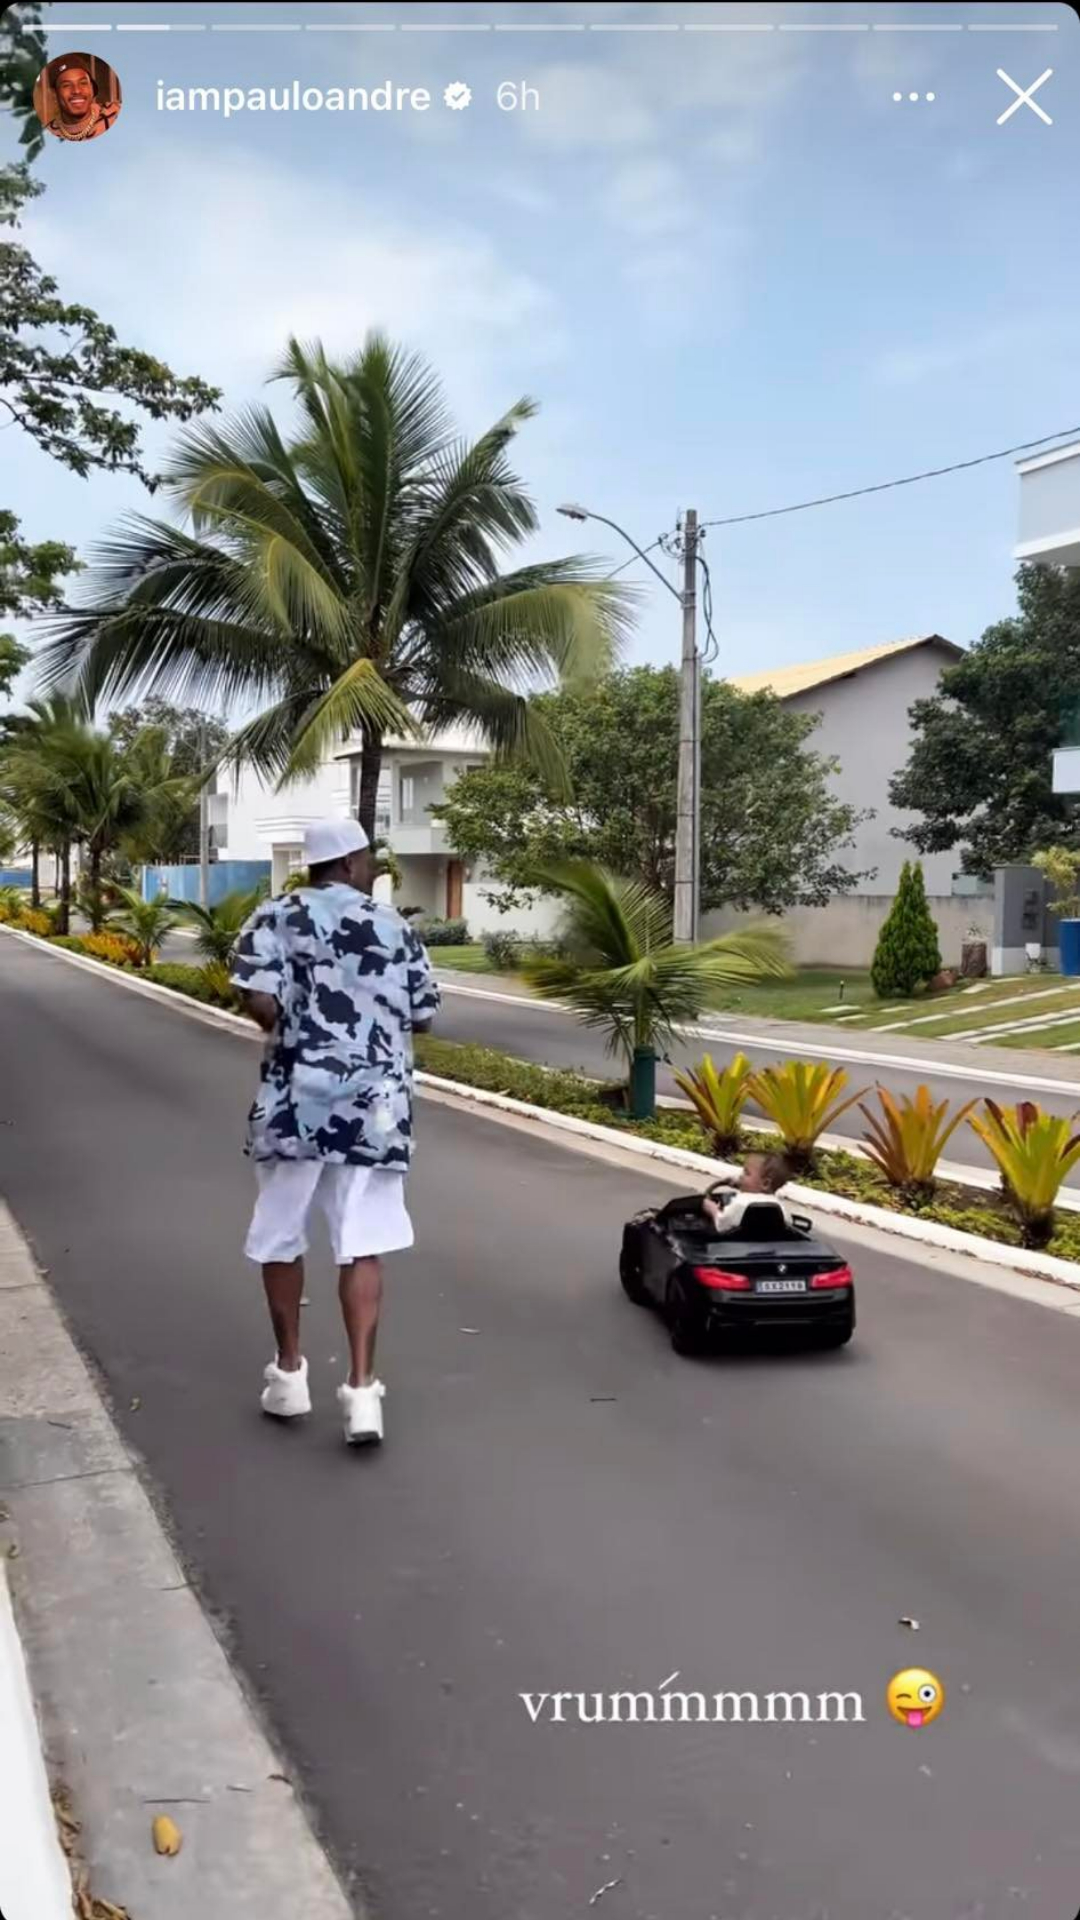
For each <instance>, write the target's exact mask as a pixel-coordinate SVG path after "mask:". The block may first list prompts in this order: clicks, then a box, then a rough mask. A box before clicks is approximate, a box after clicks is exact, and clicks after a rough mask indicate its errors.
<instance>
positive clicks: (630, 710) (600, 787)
mask: <svg viewBox="0 0 1080 1920" xmlns="http://www.w3.org/2000/svg"><path fill="white" fill-rule="evenodd" d="M532 707H533V710H534V712H535V713H536V715H537V717H538V718H539V719H540V720H541V721H542V722H543V724H544V726H545V727H546V729H547V730H548V732H549V734H550V735H551V738H552V740H553V741H554V742H555V744H556V746H557V747H558V750H559V753H560V756H561V759H562V762H563V764H564V765H565V767H566V770H567V774H568V776H569V789H568V790H566V789H563V788H560V787H557V786H555V785H553V784H552V783H551V782H550V781H546V780H545V779H544V777H543V774H542V773H541V772H539V771H537V770H536V769H534V768H528V767H521V766H517V767H508V766H505V765H502V766H500V765H498V764H496V765H491V764H490V763H489V764H487V765H485V766H482V767H478V768H476V769H475V770H473V771H471V772H467V773H465V774H463V775H462V777H461V778H460V779H459V780H457V781H456V782H455V784H454V785H453V787H452V788H451V790H450V792H449V794H448V795H447V797H446V799H445V800H444V801H442V802H440V804H439V805H438V806H436V807H433V808H432V813H433V814H434V815H435V816H436V817H438V818H439V819H441V820H442V822H443V824H444V825H445V827H446V829H447V832H448V834H449V837H450V841H451V844H452V846H453V847H454V850H455V852H456V853H457V854H459V855H460V856H461V858H462V859H465V860H470V861H476V862H479V863H480V864H482V865H483V866H484V868H485V869H486V870H487V871H488V872H489V873H490V874H491V876H492V878H493V879H494V880H497V881H498V883H499V888H500V891H499V892H497V893H492V894H491V896H490V898H491V900H492V903H493V904H494V905H496V906H497V907H499V909H500V910H502V911H504V912H509V911H513V910H516V909H517V908H518V907H519V906H524V905H526V904H528V902H529V901H530V899H531V897H532V895H533V891H534V884H535V874H536V870H537V868H538V867H541V866H545V867H547V866H551V865H552V864H553V863H558V862H560V861H563V860H567V859H589V860H594V861H596V863H597V864H598V865H600V866H603V867H606V868H608V869H609V870H610V871H611V872H614V873H625V874H630V875H633V876H634V878H636V879H639V880H641V881H642V882H643V883H644V884H645V885H646V886H649V887H652V888H654V889H655V890H656V891H658V892H661V893H666V894H670V893H671V892H672V889H673V884H674V873H675V824H676V804H675V796H676V767H677V761H678V752H679V682H678V675H677V673H676V672H675V669H674V668H673V667H634V668H632V669H627V670H624V671H619V672H615V673H611V674H608V675H606V676H604V677H603V678H602V679H601V680H599V681H597V682H596V683H595V684H594V685H590V686H587V687H564V688H561V689H560V690H559V691H557V692H554V693H541V694H537V695H536V696H535V697H534V699H533V701H532ZM701 707H702V713H701V734H702V739H701V821H702V831H701V855H702V861H701V866H702V871H701V904H702V907H703V909H704V910H706V911H708V910H709V909H710V908H713V907H718V906H722V905H725V904H729V903H730V904H732V905H736V906H739V907H749V908H755V907H756V908H758V909H760V910H761V911H762V912H766V913H780V912H785V911H787V910H788V909H789V908H791V907H794V906H800V905H801V906H819V905H822V904H823V903H824V902H825V901H826V900H828V899H829V898H831V897H832V895H834V894H836V893H844V892H847V891H850V889H851V888H853V887H855V886H857V885H858V884H859V881H860V879H862V878H864V877H865V876H863V875H860V874H859V873H857V872H854V871H851V870H849V868H848V867H847V866H845V865H844V863H843V861H842V859H841V858H840V856H841V854H842V852H843V850H844V849H845V848H847V847H849V846H850V844H851V835H852V830H853V828H854V827H855V826H856V824H857V823H858V820H859V819H860V818H861V816H860V815H859V814H858V813H856V812H855V810H854V809H853V808H851V807H849V806H847V805H846V804H845V803H843V802H842V801H840V800H839V799H838V798H837V797H836V793H835V789H834V787H833V783H832V779H831V766H832V763H831V762H830V761H829V760H828V759H827V758H826V757H825V756H823V755H821V754H818V753H815V752H813V751H812V746H813V731H814V728H815V726H816V725H817V721H816V718H815V717H814V716H813V715H808V714H800V713H795V712H793V711H792V710H791V709H790V708H789V707H786V706H784V705H783V704H782V702H780V701H779V700H777V699H776V698H775V697H774V696H773V695H772V694H766V693H761V694H754V695H752V696H751V695H747V694H743V693H739V692H738V691H737V689H736V688H734V687H732V686H731V685H729V684H728V683H727V682H726V681H721V680H711V679H707V680H706V681H705V682H704V685H703V687H702V700H701Z"/></svg>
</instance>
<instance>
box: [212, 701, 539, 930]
mask: <svg viewBox="0 0 1080 1920" xmlns="http://www.w3.org/2000/svg"><path fill="white" fill-rule="evenodd" d="M488 751H489V750H488V748H487V747H486V745H485V744H484V743H483V742H482V741H481V740H480V739H479V737H478V736H477V735H476V734H474V733H471V732H469V731H468V730H467V729H465V728H460V727H458V728H450V729H448V730H446V731H445V732H442V733H440V734H438V735H433V736H432V737H431V738H430V739H428V740H427V741H424V742H420V741H415V740H396V739H395V740H388V741H387V742H386V743H385V745H384V749H383V765H382V774H381V778H380V781H379V797H378V807H377V814H376V831H377V833H378V835H379V837H380V838H382V839H386V840H388V841H389V842H390V844H391V846H392V847H393V850H394V854H395V856H396V858H397V861H398V864H399V866H400V867H401V873H402V884H401V888H400V891H399V892H398V893H397V895H396V896H395V900H396V904H397V905H398V906H401V907H418V908H420V909H421V910H422V911H423V912H424V914H426V915H428V916H435V917H438V918H445V919H448V920H454V919H458V918H464V919H465V920H467V921H468V923H469V929H470V932H471V933H472V934H474V935H475V934H478V933H482V932H484V931H485V930H486V929H487V928H489V927H498V926H505V925H511V926H513V927H514V928H515V930H517V931H520V932H523V933H537V934H543V933H545V932H547V931H549V930H550V928H551V926H552V923H553V919H554V913H555V909H554V907H553V906H552V905H551V904H550V903H540V904H538V905H537V907H536V908H535V909H534V910H533V911H532V912H520V911H515V912H514V913H512V914H511V915H509V916H503V915H502V914H500V913H499V911H498V908H497V907H495V906H493V905H492V904H491V901H490V900H489V899H487V898H486V897H485V896H486V895H487V894H489V893H492V892H495V891H497V889H496V887H495V885H494V883H492V882H490V881H485V879H484V876H483V874H482V873H481V872H480V871H478V870H474V869H473V868H471V867H467V866H466V864H465V863H464V862H463V861H461V860H458V859H456V858H455V857H454V855H453V853H452V852H451V850H450V847H449V845H448V842H447V837H446V829H445V827H443V825H442V824H441V822H440V821H438V820H435V819H433V818H432V816H431V813H430V811H429V809H430V808H431V806H432V805H434V804H435V803H437V802H438V801H439V800H441V799H442V798H443V796H444V794H445V793H446V792H447V790H448V789H449V788H450V787H451V786H452V784H453V782H454V781H455V780H456V779H457V778H458V777H459V775H460V774H462V773H464V772H466V771H467V770H468V769H469V768H472V767H479V766H483V764H484V762H485V760H486V759H487V757H488ZM362 758H363V754H362V748H361V745H360V743H359V741H346V743H345V744H344V746H343V747H341V749H340V750H339V751H338V753H337V754H336V755H335V756H334V758H333V759H330V760H327V761H326V762H324V764H323V765H322V766H321V767H320V768H319V769H318V771H317V773H316V774H314V775H313V777H312V778H311V779H310V780H305V781H290V782H289V784H288V785H287V786H286V787H284V788H282V789H281V791H280V792H277V791H275V789H274V786H273V784H272V783H268V782H266V781H264V780H262V779H260V778H259V776H258V775H257V774H256V773H254V772H253V771H252V770H251V769H250V768H245V769H243V771H242V772H241V773H240V775H239V779H238V780H236V781H229V782H225V781H223V782H222V786H223V791H221V792H219V793H217V794H215V795H214V796H213V798H212V801H211V825H212V829H213V840H214V845H215V847H216V849H217V852H218V855H219V857H220V858H221V859H223V860H228V861H230V862H232V861H238V862H245V863H246V862H251V861H269V862H270V871H271V884H272V887H273V890H274V891H275V892H277V891H279V890H280V888H281V886H282V885H283V883H284V881H285V879H286V876H287V875H288V874H289V873H291V872H293V871H295V869H296V868H298V867H302V866H303V864H304V859H303V845H304V830H305V828H306V826H307V824H308V822H309V821H310V820H320V819H332V818H333V817H334V816H336V815H341V816H342V817H345V816H346V815H355V813H356V810H357V803H358V800H359V791H360V765H361V760H362ZM383 884H384V886H385V883H383Z"/></svg>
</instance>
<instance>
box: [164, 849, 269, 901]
mask: <svg viewBox="0 0 1080 1920" xmlns="http://www.w3.org/2000/svg"><path fill="white" fill-rule="evenodd" d="M264 881H265V882H266V883H267V884H269V881H270V862H269V860H216V861H215V862H214V864H213V866H212V867H211V868H210V886H209V896H210V905H211V906H212V907H213V906H216V905H217V903H218V901H219V900H223V899H224V898H225V895H226V894H227V893H239V892H240V891H241V890H243V891H244V892H245V893H246V892H248V891H249V890H250V889H251V888H252V887H257V886H260V885H261V884H262V883H263V882H264ZM159 893H166V894H168V896H169V899H170V900H191V901H193V902H197V901H198V898H199V869H198V866H197V865H196V864H194V863H191V862H185V864H184V865H183V866H179V867H144V868H143V870H142V895H143V899H144V900H155V899H156V898H157V896H158V894H159Z"/></svg>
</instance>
